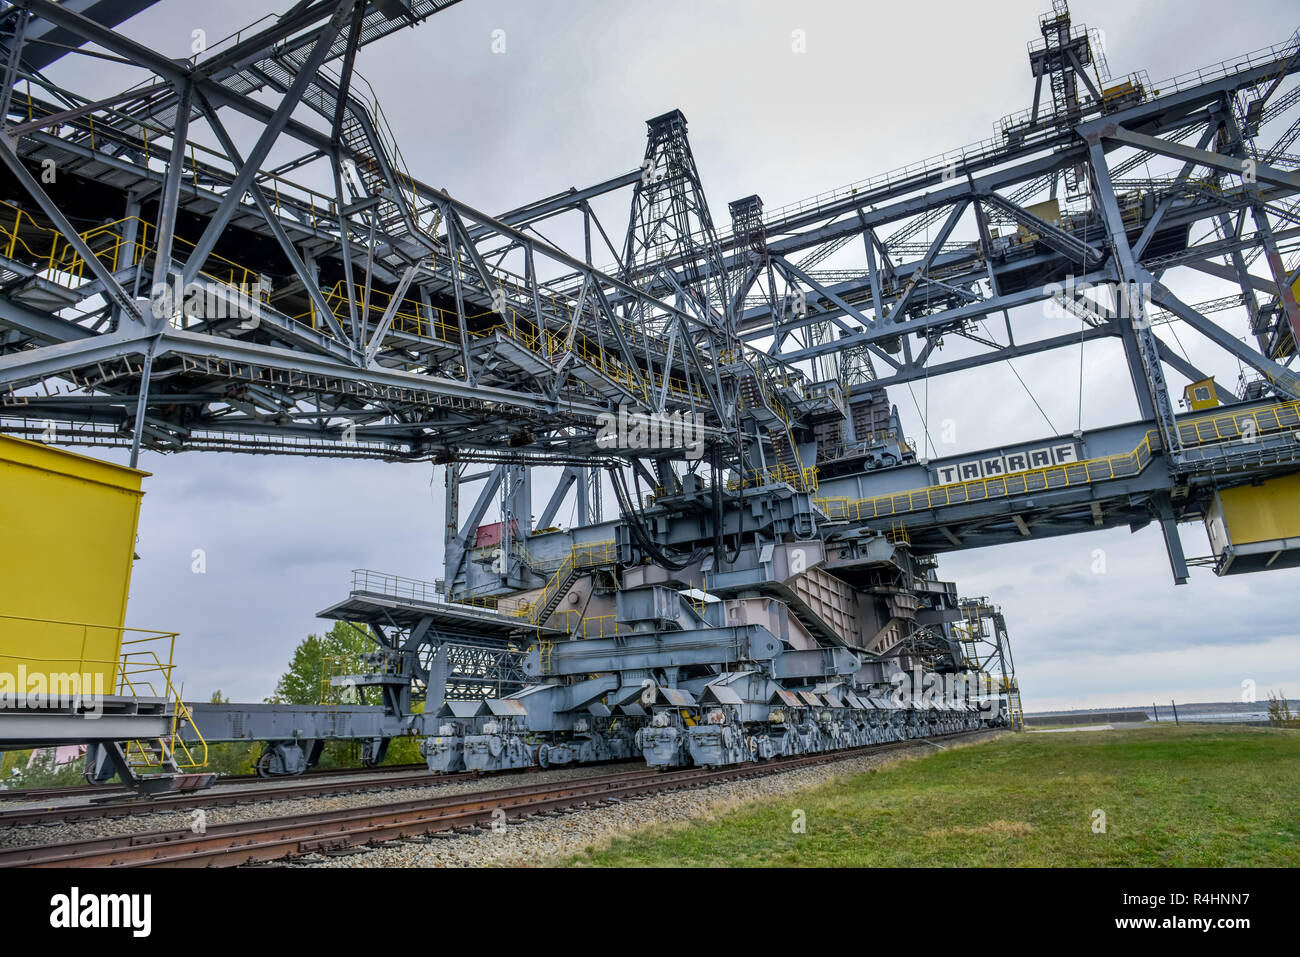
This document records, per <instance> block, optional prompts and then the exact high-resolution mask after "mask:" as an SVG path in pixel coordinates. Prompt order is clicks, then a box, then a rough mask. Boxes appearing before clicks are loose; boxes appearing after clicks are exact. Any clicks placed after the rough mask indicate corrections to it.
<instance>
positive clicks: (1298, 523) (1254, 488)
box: [1211, 475, 1300, 545]
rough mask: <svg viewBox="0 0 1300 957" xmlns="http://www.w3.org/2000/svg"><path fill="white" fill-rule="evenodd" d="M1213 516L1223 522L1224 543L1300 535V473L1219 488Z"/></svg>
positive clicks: (1261, 540) (1250, 541) (1253, 541)
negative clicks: (1255, 482) (1262, 481)
mask: <svg viewBox="0 0 1300 957" xmlns="http://www.w3.org/2000/svg"><path fill="white" fill-rule="evenodd" d="M1211 517H1212V518H1215V519H1218V520H1219V522H1221V523H1222V526H1223V530H1224V532H1225V533H1226V535H1225V544H1232V545H1249V544H1252V543H1255V542H1273V541H1279V540H1281V539H1287V538H1300V475H1284V476H1282V477H1281V478H1275V479H1269V480H1268V481H1267V482H1264V483H1263V484H1261V485H1239V486H1237V487H1236V488H1225V489H1220V490H1219V492H1218V494H1217V495H1216V496H1215V502H1214V505H1213V507H1212V508H1211ZM1211 541H1212V542H1213V539H1211Z"/></svg>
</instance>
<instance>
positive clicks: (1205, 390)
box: [1183, 376, 1219, 412]
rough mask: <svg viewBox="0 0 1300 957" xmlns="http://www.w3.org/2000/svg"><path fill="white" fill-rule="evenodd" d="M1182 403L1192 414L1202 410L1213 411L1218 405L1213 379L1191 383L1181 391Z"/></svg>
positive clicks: (1217, 393) (1217, 392) (1216, 390)
mask: <svg viewBox="0 0 1300 957" xmlns="http://www.w3.org/2000/svg"><path fill="white" fill-rule="evenodd" d="M1183 402H1184V403H1186V405H1187V407H1188V408H1189V409H1191V410H1192V411H1193V412H1200V411H1201V410H1202V409H1214V408H1217V407H1218V405H1219V390H1218V389H1216V388H1215V385H1214V377H1213V376H1211V377H1210V378H1208V379H1201V380H1200V381H1199V382H1193V383H1191V384H1190V385H1189V386H1188V387H1187V388H1186V389H1184V390H1183Z"/></svg>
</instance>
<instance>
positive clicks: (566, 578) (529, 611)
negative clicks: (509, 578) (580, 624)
mask: <svg viewBox="0 0 1300 957" xmlns="http://www.w3.org/2000/svg"><path fill="white" fill-rule="evenodd" d="M616 560H617V557H616V549H615V547H614V543H613V542H594V543H585V544H582V545H575V546H573V548H571V549H570V550H569V554H568V555H566V556H565V557H564V560H563V561H561V562H560V566H559V568H557V569H556V570H555V574H553V575H552V576H551V578H550V580H549V581H547V583H546V585H545V586H544V587H543V588H542V591H541V594H539V595H538V596H537V597H536V598H535V599H533V600H532V601H530V602H522V603H520V604H519V605H518V606H516V607H515V608H514V609H513V611H511V612H510V614H513V615H514V617H516V618H527V619H528V620H529V621H531V622H532V623H533V624H540V623H541V618H542V614H543V612H544V611H545V610H546V608H547V606H548V605H550V604H551V603H552V601H553V600H554V599H555V598H556V597H557V596H558V592H559V591H560V590H561V589H563V588H567V587H568V585H569V583H570V581H571V580H572V578H573V576H574V575H575V574H576V573H577V572H578V570H579V569H582V568H596V567H598V566H602V565H613V564H614V563H615V562H616Z"/></svg>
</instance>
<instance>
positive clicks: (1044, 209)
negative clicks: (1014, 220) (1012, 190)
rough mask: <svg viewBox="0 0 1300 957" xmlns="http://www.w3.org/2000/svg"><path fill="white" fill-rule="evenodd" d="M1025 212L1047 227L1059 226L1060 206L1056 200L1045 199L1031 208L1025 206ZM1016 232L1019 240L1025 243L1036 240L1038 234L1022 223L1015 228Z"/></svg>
mask: <svg viewBox="0 0 1300 957" xmlns="http://www.w3.org/2000/svg"><path fill="white" fill-rule="evenodd" d="M1025 212H1027V213H1029V214H1031V215H1033V216H1037V217H1038V218H1039V219H1041V220H1042V221H1043V222H1045V223H1048V224H1049V225H1052V226H1060V225H1061V204H1060V202H1059V201H1058V200H1055V199H1045V200H1043V201H1042V202H1041V203H1034V204H1033V205H1032V206H1026V207H1025ZM1016 231H1017V232H1018V233H1019V234H1020V238H1021V239H1022V240H1025V241H1028V240H1031V239H1037V238H1038V234H1037V233H1036V232H1034V231H1033V230H1032V229H1030V228H1029V227H1027V226H1025V225H1024V224H1023V223H1021V224H1018V225H1017V226H1016Z"/></svg>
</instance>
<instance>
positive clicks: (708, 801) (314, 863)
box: [267, 731, 1006, 867]
mask: <svg viewBox="0 0 1300 957" xmlns="http://www.w3.org/2000/svg"><path fill="white" fill-rule="evenodd" d="M1005 733H1006V732H1004V731H985V732H981V733H979V734H975V735H972V736H971V737H969V738H962V739H960V740H955V741H940V742H939V743H937V744H930V743H928V742H925V741H917V742H915V743H914V744H912V745H911V746H909V747H906V748H899V749H897V750H892V751H885V752H881V753H879V754H868V755H863V756H862V757H859V758H851V759H849V760H846V761H836V762H833V763H831V764H825V765H815V766H813V767H806V768H800V769H795V770H790V771H783V772H779V773H775V774H770V775H765V776H763V777H758V778H750V779H748V780H740V781H731V782H727V783H724V784H714V785H708V786H706V787H703V788H699V789H693V790H683V791H674V792H667V793H664V794H660V795H653V796H649V797H645V798H639V799H633V800H627V801H623V802H621V803H619V804H616V805H613V806H599V807H591V808H585V809H582V810H578V811H574V812H572V813H567V814H556V815H554V816H541V815H538V816H536V817H532V818H528V819H525V820H521V821H519V822H517V823H516V822H515V821H511V822H509V824H508V825H507V826H506V827H505V828H504V829H498V830H492V829H490V828H483V829H480V830H479V832H478V833H477V834H458V835H456V836H455V837H450V838H436V837H429V838H421V839H416V840H412V841H393V842H390V843H387V844H380V845H376V846H374V847H370V848H358V849H355V850H352V851H349V852H348V853H345V854H341V855H339V856H336V857H323V856H321V855H311V856H309V857H303V858H298V859H297V860H296V861H293V862H291V863H289V864H287V866H291V867H527V866H542V865H554V864H558V863H561V862H562V861H564V860H566V859H567V858H569V857H571V856H572V855H574V854H580V853H582V852H583V851H585V850H586V849H587V848H596V849H599V848H602V847H604V846H606V845H607V844H609V843H610V842H611V841H612V840H613V839H614V838H616V837H619V836H622V835H625V834H628V833H629V832H632V831H636V830H639V829H641V828H645V827H651V826H654V825H657V824H666V823H672V822H685V821H690V820H694V819H706V818H711V817H715V816H717V815H718V814H722V813H725V812H727V811H729V810H732V809H734V808H735V807H737V806H739V805H741V804H743V803H745V802H747V801H755V800H770V799H772V798H783V797H788V796H789V795H792V794H794V793H796V792H798V791H803V790H806V789H808V788H814V787H817V786H819V785H822V784H825V783H826V782H827V781H830V780H832V779H835V778H840V777H848V776H852V775H855V774H862V773H864V772H866V771H869V770H871V769H873V768H880V767H884V766H885V765H889V764H895V763H897V762H899V761H904V760H909V759H915V758H918V757H924V756H926V755H928V754H933V753H935V751H936V749H947V748H957V747H967V746H969V745H972V744H980V743H983V742H985V741H991V740H993V739H994V738H996V737H998V736H1000V735H1002V734H1005ZM267 866H279V865H267Z"/></svg>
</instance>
